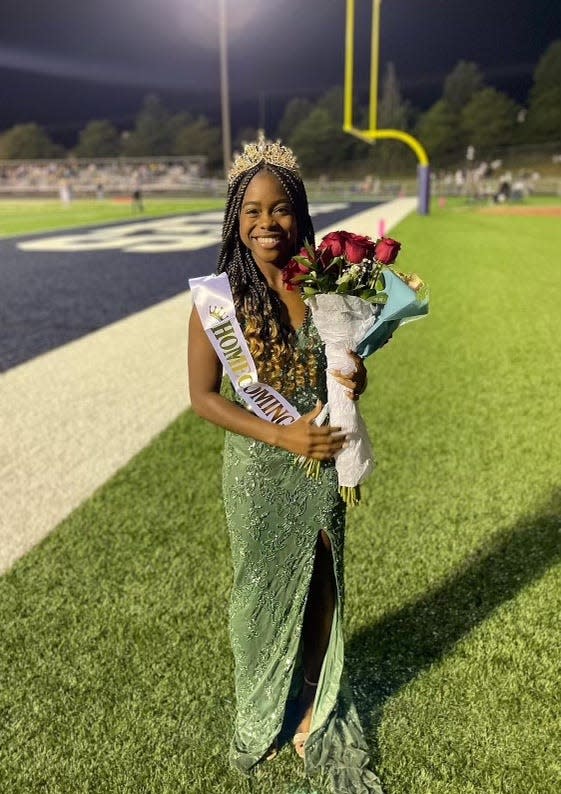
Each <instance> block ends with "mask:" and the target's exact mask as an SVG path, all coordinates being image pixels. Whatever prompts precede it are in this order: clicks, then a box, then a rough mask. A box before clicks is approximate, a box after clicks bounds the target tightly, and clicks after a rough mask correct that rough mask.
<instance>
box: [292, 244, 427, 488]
mask: <svg viewBox="0 0 561 794" xmlns="http://www.w3.org/2000/svg"><path fill="white" fill-rule="evenodd" d="M400 248H401V244H400V243H399V242H397V240H393V239H391V238H390V237H383V238H381V239H378V240H373V239H371V238H370V237H366V236H363V235H358V234H353V233H351V232H344V231H339V232H331V233H330V234H328V235H326V236H325V237H324V238H323V239H322V241H321V243H320V244H319V246H318V248H316V249H314V248H312V247H311V246H310V245H306V246H305V247H304V248H303V249H302V250H301V251H300V253H299V255H297V256H295V257H293V259H291V260H290V262H289V263H288V264H287V266H286V267H285V268H284V270H283V282H284V285H285V287H286V288H287V289H294V288H295V287H299V288H300V289H301V290H302V293H303V296H304V300H305V301H306V303H308V304H309V306H310V308H311V310H312V315H313V318H314V323H315V325H316V328H317V330H318V332H319V334H320V336H321V338H322V340H323V342H324V344H325V354H326V358H327V400H328V405H329V414H330V422H331V424H333V425H337V426H340V427H341V428H342V429H343V430H344V431H346V433H347V439H348V445H347V446H346V447H344V448H343V449H342V450H341V451H340V452H339V453H338V455H337V458H336V468H337V473H338V478H339V487H340V490H341V493H342V495H343V498H344V499H345V501H346V502H347V503H350V504H353V503H355V502H356V501H358V486H359V485H360V484H361V483H362V482H363V481H364V480H365V479H366V477H367V476H368V474H370V472H371V471H372V469H373V468H374V454H373V451H372V447H371V444H370V440H369V438H368V432H367V430H366V426H365V425H364V421H363V419H362V417H361V415H360V412H359V411H358V407H357V405H356V403H355V402H353V401H351V400H349V399H347V397H346V394H345V389H344V387H343V386H342V385H341V384H340V383H338V381H336V380H335V378H333V377H332V376H331V374H330V370H333V369H337V370H340V371H341V372H343V373H350V372H352V371H353V370H354V367H355V364H354V361H353V359H352V357H351V356H350V355H349V352H348V351H349V350H352V351H355V352H357V353H358V354H359V355H361V356H363V357H366V356H367V355H370V354H371V353H374V351H375V350H377V349H378V348H380V347H381V346H382V345H383V344H385V342H387V341H388V339H389V338H390V337H391V336H392V334H393V333H394V331H395V330H396V329H397V328H398V327H399V326H400V325H401V324H402V323H404V322H407V321H408V320H413V319H416V318H418V317H421V316H423V315H425V314H427V313H428V292H427V288H426V286H425V284H424V283H423V282H422V280H421V279H420V278H419V276H417V275H415V274H409V275H406V274H404V273H400V272H399V271H397V270H395V269H394V268H392V267H391V265H393V263H394V262H395V260H396V258H397V255H398V253H399V250H400Z"/></svg>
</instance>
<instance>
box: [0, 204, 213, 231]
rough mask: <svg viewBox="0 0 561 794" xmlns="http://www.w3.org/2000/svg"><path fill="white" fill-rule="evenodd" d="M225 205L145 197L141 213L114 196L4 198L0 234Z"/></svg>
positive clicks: (0, 208) (68, 226) (137, 217)
mask: <svg viewBox="0 0 561 794" xmlns="http://www.w3.org/2000/svg"><path fill="white" fill-rule="evenodd" d="M223 206H224V200H223V199H213V198H201V199H187V198H186V199H167V198H147V199H145V200H144V212H142V213H139V212H137V211H133V209H132V207H131V204H130V202H129V201H114V200H112V199H105V200H103V201H96V200H91V199H78V200H76V201H73V202H72V203H71V204H70V205H68V206H64V205H62V204H61V203H60V201H58V200H57V199H33V200H32V199H13V200H11V199H2V200H0V237H6V236H10V235H17V234H29V233H32V232H46V231H52V230H54V229H71V228H74V227H77V226H91V225H95V224H98V223H110V222H122V221H130V220H131V219H133V220H140V219H142V218H150V217H158V216H160V215H174V214H176V213H184V212H205V211H206V210H215V209H221V208H222V207H223Z"/></svg>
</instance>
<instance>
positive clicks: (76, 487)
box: [0, 199, 416, 572]
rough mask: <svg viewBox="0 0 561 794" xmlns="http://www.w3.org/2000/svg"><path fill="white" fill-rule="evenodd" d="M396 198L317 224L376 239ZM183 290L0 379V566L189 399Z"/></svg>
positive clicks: (405, 209)
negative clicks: (332, 222)
mask: <svg viewBox="0 0 561 794" xmlns="http://www.w3.org/2000/svg"><path fill="white" fill-rule="evenodd" d="M415 206H416V200H415V199H397V200H396V201H393V202H390V203H388V204H385V205H381V206H379V207H375V208H374V209H371V210H366V211H364V212H361V213H358V214H357V215H355V216H353V217H352V218H346V219H345V220H344V221H341V222H339V224H337V225H335V226H331V227H328V228H324V229H320V230H319V231H318V232H317V238H318V239H319V238H320V237H322V236H323V235H324V234H327V232H329V231H333V230H334V229H336V228H341V226H343V227H344V228H345V229H346V230H347V231H353V232H356V233H362V234H370V235H371V236H376V235H377V233H378V224H379V221H380V218H383V219H384V224H385V228H386V230H388V231H389V230H390V229H391V228H392V226H394V225H395V224H396V223H398V222H399V221H400V220H402V219H403V218H404V217H405V216H406V215H408V214H409V213H410V212H411V211H412V210H414V208H415ZM190 310H191V300H190V296H189V293H188V292H185V293H182V294H181V295H178V296H176V297H174V298H171V299H170V300H166V301H164V302H162V303H159V304H157V305H156V306H152V307H150V308H149V309H146V310H144V311H141V312H138V313H137V314H134V315H132V316H130V317H127V318H125V319H124V320H121V321H119V322H117V323H113V324H112V325H109V326H107V327H105V328H102V329H100V330H99V331H96V332H94V333H91V334H88V335H87V336H85V337H83V338H82V339H78V340H76V341H74V342H71V343H69V344H67V345H64V346H63V347H60V348H57V349H55V350H52V351H50V352H48V353H45V354H44V355H42V356H39V357H38V358H35V359H33V360H31V361H29V362H27V363H25V364H22V365H20V366H18V367H15V368H14V369H12V370H9V371H8V372H7V373H5V374H4V375H2V376H0V444H1V446H0V572H2V571H5V570H7V569H8V568H9V567H10V566H11V565H12V564H13V563H14V562H15V561H16V560H17V559H18V558H19V557H21V556H23V555H24V554H25V553H26V552H27V551H29V549H31V548H32V547H33V546H35V545H36V544H37V543H38V542H39V541H40V540H42V538H44V537H45V536H46V535H47V534H48V533H49V532H51V530H52V529H53V528H54V527H56V525H57V524H58V523H60V521H62V519H63V518H65V517H66V516H67V515H68V514H69V513H70V512H71V511H72V510H74V509H75V508H76V507H77V506H78V505H79V504H80V503H81V502H82V501H83V500H84V499H87V498H88V497H89V496H90V495H91V494H92V493H93V492H94V491H95V490H96V489H97V488H99V487H100V486H101V485H103V483H104V482H106V481H107V480H108V479H109V478H110V477H111V476H112V475H113V474H114V473H115V472H116V471H117V470H118V469H119V468H121V467H122V466H124V465H125V464H126V463H127V462H128V461H129V460H130V459H131V458H132V457H133V456H134V455H135V454H136V453H137V452H139V451H140V450H141V449H143V447H145V446H146V445H147V444H148V443H149V442H150V440H151V439H152V438H153V437H154V436H155V435H157V434H158V433H160V432H161V431H162V430H164V429H165V428H166V427H167V426H168V425H169V424H170V423H171V422H172V421H173V420H174V419H176V418H177V416H178V415H179V414H180V413H181V412H182V411H183V410H185V409H186V408H187V407H188V406H189V398H188V392H187V363H186V350H187V321H188V317H189V312H190Z"/></svg>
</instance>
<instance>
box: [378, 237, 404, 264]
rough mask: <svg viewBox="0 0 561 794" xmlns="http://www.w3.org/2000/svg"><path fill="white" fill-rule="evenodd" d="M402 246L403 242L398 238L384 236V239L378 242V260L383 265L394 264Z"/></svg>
mask: <svg viewBox="0 0 561 794" xmlns="http://www.w3.org/2000/svg"><path fill="white" fill-rule="evenodd" d="M400 248H401V243H398V242H397V240H392V238H391V237H382V239H381V240H378V242H377V243H376V247H375V249H374V253H375V256H376V259H377V260H378V262H381V263H382V264H383V265H392V264H393V263H394V262H395V260H396V258H397V255H398V253H399V249H400Z"/></svg>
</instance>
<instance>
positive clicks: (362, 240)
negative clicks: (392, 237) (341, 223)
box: [345, 232, 376, 265]
mask: <svg viewBox="0 0 561 794" xmlns="http://www.w3.org/2000/svg"><path fill="white" fill-rule="evenodd" d="M375 250H376V243H375V242H374V240H372V239H371V238H370V237H365V236H364V235H363V234H351V233H350V232H349V234H348V238H347V240H346V242H345V258H346V259H347V261H348V262H350V263H351V264H352V265H359V264H360V263H361V262H362V260H363V259H372V258H373V257H374V254H375Z"/></svg>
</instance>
